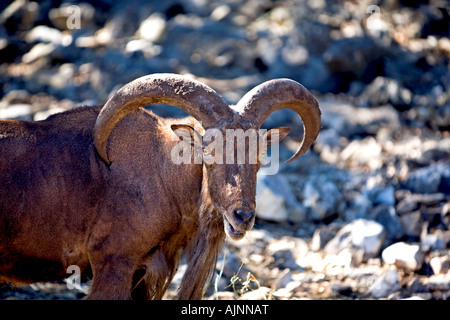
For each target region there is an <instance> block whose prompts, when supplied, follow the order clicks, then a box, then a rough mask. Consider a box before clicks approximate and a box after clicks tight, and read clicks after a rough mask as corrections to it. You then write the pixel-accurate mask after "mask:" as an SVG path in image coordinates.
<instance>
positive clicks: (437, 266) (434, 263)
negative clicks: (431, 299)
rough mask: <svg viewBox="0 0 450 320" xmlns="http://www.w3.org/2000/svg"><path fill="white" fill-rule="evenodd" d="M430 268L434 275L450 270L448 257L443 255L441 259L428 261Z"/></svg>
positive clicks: (436, 258) (435, 258) (434, 258)
mask: <svg viewBox="0 0 450 320" xmlns="http://www.w3.org/2000/svg"><path fill="white" fill-rule="evenodd" d="M430 266H431V268H432V269H433V272H434V274H445V273H447V272H448V271H449V270H450V257H449V255H445V256H442V257H433V258H431V260H430Z"/></svg>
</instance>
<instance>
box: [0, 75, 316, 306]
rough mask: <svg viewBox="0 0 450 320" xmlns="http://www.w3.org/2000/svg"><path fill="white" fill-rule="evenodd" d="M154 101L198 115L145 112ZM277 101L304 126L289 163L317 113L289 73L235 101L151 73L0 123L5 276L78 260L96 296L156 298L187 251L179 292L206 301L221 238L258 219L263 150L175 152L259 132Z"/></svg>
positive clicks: (49, 273)
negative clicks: (56, 110)
mask: <svg viewBox="0 0 450 320" xmlns="http://www.w3.org/2000/svg"><path fill="white" fill-rule="evenodd" d="M156 103H160V104H166V105H173V106H176V107H179V108H181V109H182V110H184V111H186V112H187V113H188V114H190V116H191V117H187V118H183V119H166V118H162V117H159V116H157V115H155V114H153V113H152V112H149V111H147V110H146V109H144V108H142V106H146V105H150V104H156ZM281 108H290V109H292V110H294V111H295V112H296V113H297V114H298V115H299V116H300V117H301V119H302V121H303V127H304V137H303V141H302V144H301V146H300V147H299V148H298V150H297V151H296V153H295V154H294V155H293V156H292V158H291V159H290V161H292V160H294V159H297V158H298V157H299V156H300V155H301V154H303V153H304V152H305V151H307V150H308V148H309V147H310V146H311V144H312V143H313V142H314V140H315V139H316V137H317V135H318V132H319V130H320V110H319V107H318V104H317V102H316V100H315V99H314V98H313V96H312V95H311V94H310V93H309V92H308V91H307V90H306V89H305V88H304V87H303V86H302V85H300V84H299V83H297V82H295V81H292V80H288V79H277V80H271V81H267V82H265V83H263V84H261V85H259V86H257V87H255V88H254V89H253V90H251V91H250V92H248V93H247V94H246V95H245V96H244V97H243V98H242V99H241V100H240V102H239V103H238V104H237V105H236V106H232V107H230V106H228V104H227V103H225V102H224V100H223V99H222V98H221V97H220V96H219V95H218V94H217V93H216V92H215V91H213V90H212V89H211V88H210V87H208V86H207V85H205V84H202V83H201V82H199V81H196V80H192V79H189V78H187V77H184V76H179V75H174V74H154V75H149V76H144V77H141V78H138V79H136V80H134V81H132V82H130V83H128V84H126V85H125V86H123V87H122V88H121V89H120V90H119V91H118V92H117V93H116V94H115V95H113V96H112V97H111V98H110V99H109V100H108V101H107V103H106V104H105V105H104V106H103V107H80V108H76V109H73V110H70V111H66V112H63V113H60V114H56V115H53V116H50V117H49V118H48V119H46V120H43V121H36V122H28V121H16V120H2V121H0V282H10V283H32V282H38V281H50V280H57V279H63V278H65V277H67V273H66V270H67V268H68V267H69V266H71V265H76V266H78V267H79V268H80V270H81V271H82V273H83V274H89V275H91V276H92V279H93V280H92V286H91V291H90V293H89V295H88V298H90V299H130V298H149V299H161V298H162V296H163V294H164V292H165V291H166V290H167V288H168V285H169V284H170V282H171V280H172V277H173V276H174V273H175V271H176V269H177V266H178V264H179V261H180V256H181V254H182V253H184V254H185V256H186V261H187V269H186V271H185V274H184V277H183V279H182V282H181V285H180V288H179V298H180V299H201V298H202V296H203V290H204V287H205V284H206V282H207V281H208V280H209V279H211V277H212V275H213V272H214V268H215V264H216V261H217V256H218V253H219V250H220V248H221V247H222V245H223V243H224V241H225V238H226V235H228V236H229V237H230V238H232V239H235V240H238V239H240V238H242V237H243V236H244V235H245V233H246V232H247V231H249V230H250V229H251V228H252V226H253V224H254V220H255V214H254V212H255V192H256V173H257V171H258V169H259V167H260V160H261V154H259V155H258V160H257V163H249V161H248V160H245V163H234V164H230V163H223V162H219V161H217V162H215V161H212V162H211V161H210V162H208V163H207V162H206V161H201V162H200V163H198V161H197V162H194V161H193V162H191V163H182V164H176V163H174V161H173V150H174V148H175V147H176V146H179V144H180V143H182V141H184V140H185V138H186V141H184V142H183V143H186V145H189V148H192V149H194V148H196V147H197V148H198V147H199V146H200V148H201V149H200V150H201V152H202V150H203V153H204V154H203V155H204V156H207V155H208V154H209V153H210V152H211V151H213V150H209V149H208V147H209V143H211V139H210V141H206V140H205V141H201V140H200V141H201V142H200V144H198V139H197V140H196V137H197V138H198V137H200V138H201V136H202V135H203V134H205V132H207V131H208V130H211V129H214V130H216V132H219V133H223V135H224V136H225V132H226V130H237V129H242V130H249V129H256V130H258V129H259V128H260V127H261V125H262V123H263V121H264V120H265V119H266V118H267V117H268V116H269V114H270V113H272V112H273V111H275V110H278V109H281ZM200 124H201V127H200V126H199V125H200ZM199 128H203V129H199ZM269 131H272V132H274V133H275V132H276V130H273V129H272V130H269ZM269 131H268V132H267V133H269ZM288 132H289V130H288V128H278V134H273V135H271V136H269V135H267V136H268V137H269V138H270V137H271V140H270V139H269V138H267V139H268V140H270V141H269V143H278V141H279V140H281V139H282V138H283V137H284V136H286V135H287V134H288ZM188 137H192V138H193V140H192V141H191V143H190V144H189V139H187V138H188ZM259 139H261V137H260V138H259ZM195 141H197V144H196V143H194V142H195ZM226 142H227V141H225V140H224V141H223V143H224V144H225V143H226ZM244 148H245V149H246V150H247V151H248V149H249V147H248V144H245V145H244ZM227 152H228V153H230V150H229V149H226V148H225V149H224V152H223V155H215V156H218V158H220V157H222V156H223V157H225V156H226V155H225V154H226V153H227ZM231 152H235V153H236V152H237V150H236V149H234V150H231ZM258 152H262V149H261V150H259V151H258Z"/></svg>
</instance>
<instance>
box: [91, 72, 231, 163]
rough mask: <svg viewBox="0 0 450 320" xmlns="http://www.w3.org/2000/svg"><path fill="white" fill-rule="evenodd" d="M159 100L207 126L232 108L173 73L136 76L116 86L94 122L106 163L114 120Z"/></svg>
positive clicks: (98, 146)
mask: <svg viewBox="0 0 450 320" xmlns="http://www.w3.org/2000/svg"><path fill="white" fill-rule="evenodd" d="M154 103H162V104H168V105H173V106H176V107H178V108H180V109H182V110H184V111H186V112H187V113H189V114H190V115H191V116H193V117H194V118H196V119H197V120H198V121H201V122H202V125H203V127H205V128H206V127H208V126H210V125H212V124H214V123H217V122H218V121H220V120H223V119H225V120H226V119H230V117H232V114H233V111H232V110H231V109H230V108H229V106H228V104H227V103H226V102H225V101H224V100H223V99H222V98H221V97H220V96H219V95H218V94H217V93H216V92H215V91H214V90H213V89H211V88H210V87H208V86H207V85H205V84H203V83H201V82H199V81H196V80H193V79H190V78H187V77H184V76H180V75H176V74H153V75H147V76H144V77H141V78H138V79H136V80H134V81H132V82H130V83H128V84H126V85H124V86H123V87H122V88H120V89H119V91H117V92H116V93H115V94H114V95H113V96H112V97H111V98H110V99H109V100H108V101H107V102H106V104H105V105H104V106H103V108H102V110H101V111H100V113H99V115H98V117H97V121H96V123H95V126H94V145H95V148H96V149H97V152H98V154H99V155H100V157H101V158H102V159H103V161H104V162H105V163H107V164H111V161H110V160H109V159H108V154H107V150H106V145H107V142H108V138H109V135H110V134H111V132H112V131H113V129H114V127H115V126H116V125H117V123H118V122H119V121H120V120H122V119H123V118H124V117H125V116H126V115H127V114H129V113H130V112H132V111H134V110H136V109H138V108H139V107H142V106H145V105H149V104H154Z"/></svg>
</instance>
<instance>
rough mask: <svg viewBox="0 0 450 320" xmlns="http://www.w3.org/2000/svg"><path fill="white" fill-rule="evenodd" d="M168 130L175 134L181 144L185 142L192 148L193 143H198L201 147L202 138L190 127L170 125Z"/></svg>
mask: <svg viewBox="0 0 450 320" xmlns="http://www.w3.org/2000/svg"><path fill="white" fill-rule="evenodd" d="M170 128H171V129H172V130H173V132H175V134H176V135H177V136H178V138H179V139H180V140H182V141H183V142H187V143H189V144H191V145H192V146H193V145H194V144H195V143H199V144H200V145H201V139H202V136H201V135H200V134H199V133H198V132H197V131H195V129H194V128H192V127H191V126H190V125H187V124H172V125H171V126H170Z"/></svg>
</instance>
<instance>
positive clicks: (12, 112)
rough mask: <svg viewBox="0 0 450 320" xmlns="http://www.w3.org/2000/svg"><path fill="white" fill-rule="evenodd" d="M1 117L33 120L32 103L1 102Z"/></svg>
mask: <svg viewBox="0 0 450 320" xmlns="http://www.w3.org/2000/svg"><path fill="white" fill-rule="evenodd" d="M0 119H17V120H31V105H29V104H23V103H20V104H13V105H4V104H3V103H2V104H0Z"/></svg>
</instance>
